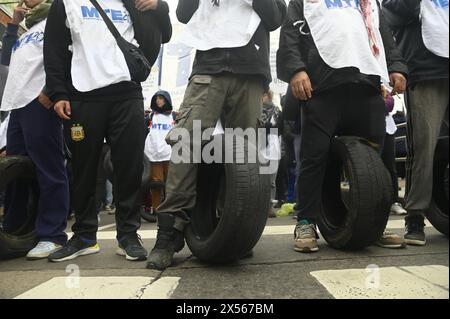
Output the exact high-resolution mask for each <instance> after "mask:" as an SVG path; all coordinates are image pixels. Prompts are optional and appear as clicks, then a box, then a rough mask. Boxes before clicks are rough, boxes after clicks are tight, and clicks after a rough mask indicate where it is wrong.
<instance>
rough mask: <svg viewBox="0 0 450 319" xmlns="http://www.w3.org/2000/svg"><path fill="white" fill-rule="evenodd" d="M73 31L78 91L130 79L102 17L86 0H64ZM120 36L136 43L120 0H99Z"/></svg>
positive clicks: (73, 74)
mask: <svg viewBox="0 0 450 319" xmlns="http://www.w3.org/2000/svg"><path fill="white" fill-rule="evenodd" d="M63 1H64V5H65V8H66V14H67V22H66V23H67V26H68V28H69V29H70V33H71V35H72V42H73V45H72V46H71V50H72V52H73V57H72V71H71V73H72V82H73V86H74V87H75V88H76V89H77V90H78V91H80V92H89V91H92V90H95V89H100V88H104V87H107V86H109V85H112V84H115V83H119V82H123V81H131V76H130V71H129V69H128V66H127V63H126V61H125V57H124V55H123V53H122V51H121V50H120V48H119V46H118V45H117V42H116V40H115V39H114V37H113V35H112V34H111V32H110V31H109V30H108V27H107V26H106V24H105V22H104V21H103V19H102V17H101V16H100V14H99V13H98V11H97V10H96V9H95V7H94V6H93V5H92V3H91V2H90V1H89V0H63ZM98 3H99V4H100V6H101V7H102V8H103V9H104V10H105V12H106V13H107V15H108V17H109V18H110V19H111V21H112V22H113V23H114V25H115V26H116V28H117V30H118V31H119V32H120V34H121V35H122V37H123V38H124V39H125V40H127V41H128V42H132V43H133V44H135V45H137V42H136V40H135V39H134V29H133V24H132V21H131V18H130V14H129V13H128V11H127V9H126V8H125V5H124V4H123V2H122V1H121V0H98Z"/></svg>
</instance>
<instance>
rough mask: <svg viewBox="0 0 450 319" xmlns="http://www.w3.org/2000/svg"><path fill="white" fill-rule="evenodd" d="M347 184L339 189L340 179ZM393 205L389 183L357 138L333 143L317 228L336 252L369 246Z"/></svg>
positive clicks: (378, 160) (378, 162) (382, 168)
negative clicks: (344, 177)
mask: <svg viewBox="0 0 450 319" xmlns="http://www.w3.org/2000/svg"><path fill="white" fill-rule="evenodd" d="M343 175H345V176H346V179H347V181H348V184H349V188H347V190H345V189H344V190H342V189H341V177H342V176H343ZM392 201H393V194H392V181H391V178H390V176H389V172H388V171H387V169H386V167H385V166H384V164H383V162H382V160H381V158H380V156H379V155H378V153H377V152H376V151H375V150H374V149H373V148H372V147H371V146H369V142H367V141H366V140H364V139H361V138H357V137H339V138H336V139H334V140H333V142H332V145H331V152H330V158H329V162H328V167H327V170H326V173H325V178H324V182H323V193H322V208H323V209H322V214H321V216H320V218H319V221H318V226H319V229H320V231H321V234H322V236H323V237H324V239H325V240H326V241H327V242H328V244H329V245H330V246H331V247H333V248H336V249H343V250H357V249H362V248H364V247H367V246H369V245H372V244H374V243H375V242H376V240H377V239H379V237H380V236H381V235H382V234H383V231H384V229H385V228H386V225H387V222H388V218H389V211H390V207H391V204H392Z"/></svg>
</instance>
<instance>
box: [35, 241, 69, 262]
mask: <svg viewBox="0 0 450 319" xmlns="http://www.w3.org/2000/svg"><path fill="white" fill-rule="evenodd" d="M61 248H62V246H61V245H57V244H55V243H52V242H49V241H40V242H39V243H38V244H37V245H36V247H34V248H33V249H32V250H30V251H29V252H28V254H27V259H28V260H38V259H44V258H47V257H48V256H49V255H50V254H52V253H54V252H55V251H58V250H60V249H61Z"/></svg>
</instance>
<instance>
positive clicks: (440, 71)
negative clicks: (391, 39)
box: [383, 0, 449, 84]
mask: <svg viewBox="0 0 450 319" xmlns="http://www.w3.org/2000/svg"><path fill="white" fill-rule="evenodd" d="M383 9H384V11H385V16H386V20H387V22H388V23H389V25H390V26H391V28H392V30H393V31H394V36H395V38H396V41H397V44H398V46H399V48H400V49H401V51H402V53H403V55H404V57H405V59H406V61H407V63H408V68H409V83H410V84H414V83H416V82H419V81H425V80H436V79H448V67H449V64H448V59H446V58H442V57H439V56H437V55H435V54H433V53H431V52H430V51H429V50H428V49H427V48H426V47H425V44H424V43H423V38H422V23H421V21H420V0H384V1H383Z"/></svg>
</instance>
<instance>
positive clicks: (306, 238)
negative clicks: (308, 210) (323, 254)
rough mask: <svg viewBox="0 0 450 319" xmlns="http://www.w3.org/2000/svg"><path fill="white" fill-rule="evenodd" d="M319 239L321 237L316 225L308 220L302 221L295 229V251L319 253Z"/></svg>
mask: <svg viewBox="0 0 450 319" xmlns="http://www.w3.org/2000/svg"><path fill="white" fill-rule="evenodd" d="M317 239H319V235H318V233H317V230H316V225H314V224H311V223H310V222H309V221H308V220H306V219H302V220H300V221H299V223H298V224H297V226H296V227H295V248H294V249H295V251H299V252H301V253H312V252H317V251H319V246H318V245H317Z"/></svg>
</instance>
